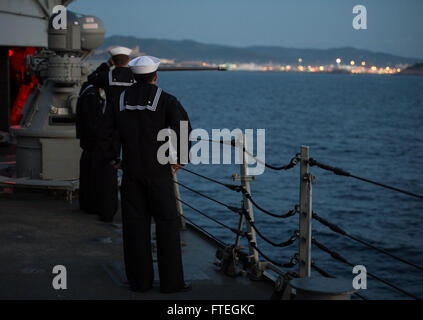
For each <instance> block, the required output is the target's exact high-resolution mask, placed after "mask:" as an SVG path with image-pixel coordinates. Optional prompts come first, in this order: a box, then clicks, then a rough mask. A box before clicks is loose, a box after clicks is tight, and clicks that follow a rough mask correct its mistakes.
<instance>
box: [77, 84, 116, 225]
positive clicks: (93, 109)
mask: <svg viewBox="0 0 423 320" xmlns="http://www.w3.org/2000/svg"><path fill="white" fill-rule="evenodd" d="M104 107H105V100H104V99H103V98H102V97H101V96H100V92H99V89H98V88H97V87H95V86H93V85H91V84H89V83H87V82H86V83H84V84H83V85H82V88H81V91H80V96H79V99H78V103H77V108H76V110H77V111H76V136H77V138H78V139H80V146H81V148H82V150H83V151H82V155H81V160H80V172H79V205H80V209H81V210H84V211H85V212H87V213H96V214H99V215H100V218H103V220H110V218H109V216H110V215H111V216H113V214H114V212H115V211H116V209H117V208H116V207H117V200H114V198H113V197H114V194H117V185H116V183H115V181H116V179H117V177H116V170H115V169H114V168H113V167H112V166H110V165H109V164H108V163H106V162H105V160H104V158H103V153H102V151H101V148H100V144H99V140H98V135H97V133H98V132H97V130H98V127H99V124H100V122H101V118H102V115H103V110H104ZM104 213H107V218H105V216H104Z"/></svg>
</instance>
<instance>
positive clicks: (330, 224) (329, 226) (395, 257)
mask: <svg viewBox="0 0 423 320" xmlns="http://www.w3.org/2000/svg"><path fill="white" fill-rule="evenodd" d="M313 219H315V220H317V221H319V222H320V223H321V224H323V225H324V226H326V227H328V228H329V229H331V230H332V231H334V232H336V233H338V234H340V235H343V236H345V237H347V238H350V239H351V240H354V241H356V242H359V243H361V244H363V245H365V246H366V247H368V248H371V249H373V250H376V251H379V252H381V253H383V254H385V255H388V256H390V257H391V258H393V259H395V260H398V261H400V262H402V263H405V264H408V265H410V266H412V267H414V268H417V269H419V270H421V271H423V267H421V266H419V265H417V264H415V263H413V262H409V261H407V260H405V259H403V258H400V257H398V256H396V255H394V254H392V253H390V252H388V251H386V250H384V249H380V248H378V247H376V246H374V245H372V244H371V243H369V242H367V241H365V240H361V239H359V238H357V237H356V236H353V235H351V234H349V233H347V232H345V231H344V230H342V229H341V228H340V227H339V226H337V225H335V224H333V223H331V222H329V221H327V220H325V219H323V218H322V217H320V216H319V215H317V213H315V212H313Z"/></svg>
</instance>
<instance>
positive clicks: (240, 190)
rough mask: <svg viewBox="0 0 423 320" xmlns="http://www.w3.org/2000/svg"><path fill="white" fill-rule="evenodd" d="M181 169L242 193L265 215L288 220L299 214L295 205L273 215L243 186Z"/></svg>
mask: <svg viewBox="0 0 423 320" xmlns="http://www.w3.org/2000/svg"><path fill="white" fill-rule="evenodd" d="M181 169H182V170H184V171H187V172H189V173H191V174H193V175H196V176H198V177H201V178H203V179H206V180H209V181H211V182H214V183H217V184H219V185H222V186H224V187H226V188H228V189H230V190H232V191H236V192H242V193H243V194H244V195H245V196H246V198H247V199H248V200H250V201H251V203H252V204H253V206H254V207H256V208H257V209H258V210H260V211H262V212H263V213H265V214H267V215H270V216H272V217H275V218H288V217H291V216H293V215H295V214H296V213H297V212H298V205H295V208H294V209H293V210H289V211H288V212H286V213H284V214H276V213H272V212H270V211H268V210H266V209H263V208H262V207H261V206H260V205H258V204H257V202H255V201H254V199H253V197H252V196H251V194H250V193H248V192H247V190H245V188H244V187H243V186H239V185H234V184H228V183H223V182H220V181H218V180H216V179H213V178H210V177H207V176H204V175H202V174H199V173H197V172H194V171H191V170H189V169H185V168H181Z"/></svg>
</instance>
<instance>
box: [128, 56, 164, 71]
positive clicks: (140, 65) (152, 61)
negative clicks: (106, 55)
mask: <svg viewBox="0 0 423 320" xmlns="http://www.w3.org/2000/svg"><path fill="white" fill-rule="evenodd" d="M159 64H160V59H159V58H156V57H152V56H140V57H136V58H134V59H132V60H131V61H129V64H128V65H129V67H130V68H131V71H132V72H133V73H135V74H146V73H152V72H154V71H156V70H157V68H158V67H159Z"/></svg>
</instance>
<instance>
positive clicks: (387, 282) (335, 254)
mask: <svg viewBox="0 0 423 320" xmlns="http://www.w3.org/2000/svg"><path fill="white" fill-rule="evenodd" d="M311 241H312V243H313V244H314V245H315V246H316V247H318V248H319V249H320V250H322V251H325V252H326V253H328V254H330V255H331V256H332V258H334V259H336V260H338V261H341V262H342V263H344V264H347V265H349V266H350V267H354V266H355V265H354V264H352V263H351V262H349V261H348V260H347V259H345V258H344V257H342V256H341V255H340V254H339V253H337V252H335V251H333V250H331V249H329V248H328V247H326V246H325V245H323V244H321V243H320V242H318V241H317V240H316V239H314V238H313V239H312V240H311ZM367 274H368V275H369V276H371V277H372V278H374V279H376V280H378V281H379V282H382V283H384V284H386V285H387V286H389V287H391V288H393V289H395V290H397V291H399V292H401V293H402V294H404V295H406V296H409V297H411V298H413V299H416V300H421V298H419V297H417V296H416V295H414V294H412V293H409V292H407V291H405V290H404V289H401V288H400V287H397V286H396V285H394V284H392V283H390V282H389V281H387V280H385V279H382V278H380V277H378V276H376V275H374V274H373V273H370V272H368V271H367Z"/></svg>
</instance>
